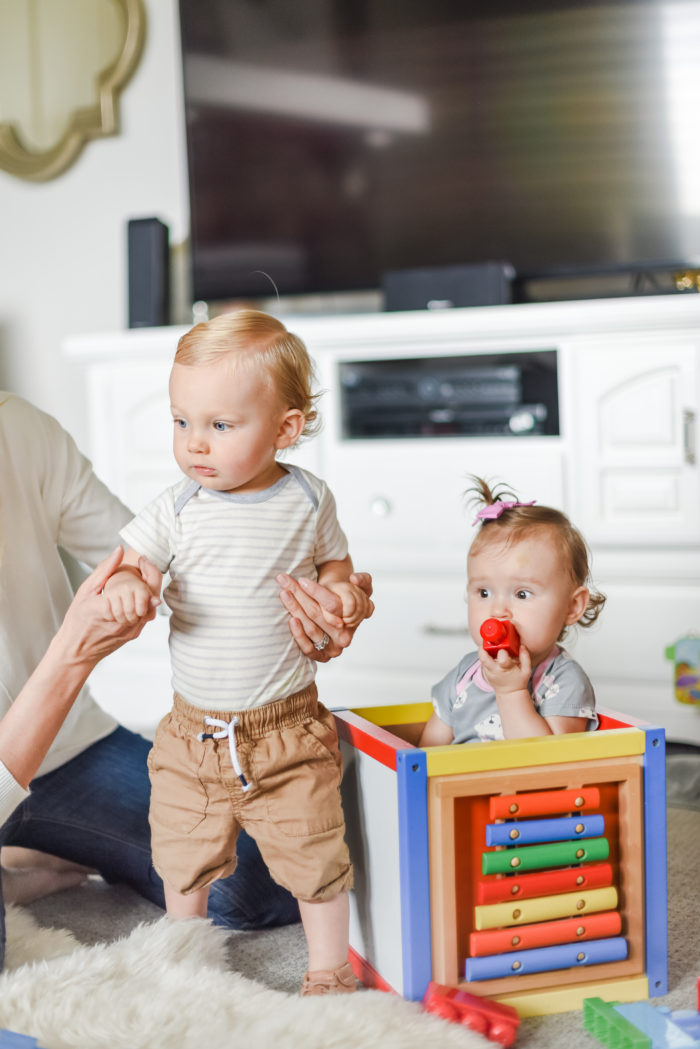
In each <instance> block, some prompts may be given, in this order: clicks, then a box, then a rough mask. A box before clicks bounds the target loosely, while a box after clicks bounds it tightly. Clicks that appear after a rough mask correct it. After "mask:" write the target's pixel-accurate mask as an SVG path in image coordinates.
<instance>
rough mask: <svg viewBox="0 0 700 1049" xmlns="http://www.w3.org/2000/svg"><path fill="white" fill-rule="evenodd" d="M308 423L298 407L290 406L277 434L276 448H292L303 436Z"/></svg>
mask: <svg viewBox="0 0 700 1049" xmlns="http://www.w3.org/2000/svg"><path fill="white" fill-rule="evenodd" d="M305 425H306V416H305V415H304V413H303V412H302V411H300V410H299V409H298V408H288V409H287V411H286V412H285V413H284V416H283V418H282V422H281V423H280V428H279V432H278V434H277V441H276V442H275V447H276V448H291V447H292V445H293V444H296V443H297V441H298V440H299V438H300V437H301V431H302V430H303V429H304V426H305Z"/></svg>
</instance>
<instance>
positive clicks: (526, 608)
mask: <svg viewBox="0 0 700 1049" xmlns="http://www.w3.org/2000/svg"><path fill="white" fill-rule="evenodd" d="M487 527H488V526H487ZM467 575H468V582H467V607H468V611H469V632H470V634H471V636H472V638H473V640H474V641H475V642H476V643H477V644H481V635H480V634H479V628H480V626H481V624H482V623H483V622H484V620H485V619H490V618H492V617H493V618H494V619H507V620H510V621H511V622H512V624H513V626H514V627H515V629H516V630H517V631H518V634H519V635H520V639H521V641H522V642H523V643H524V644H525V646H526V647H527V648H528V650H529V652H530V655H531V657H532V665H533V667H534V666H535V665H536V663H538V662H539V661H541V660H542V659H544V657H545V656H546V655H547V654H548V653H549V652H550V650H551V648H552V646H553V645H554V643H555V642H556V640H557V638H558V637H559V634H560V633H561V630H562V627H564V626H567V625H569V624H570V623H574V622H576V620H578V619H580V617H581V616H582V615H583V612H584V611H585V609H586V605H587V603H588V591H587V589H586V588H585V587H582V586H576V584H575V583H574V582H572V579H571V576H570V574H569V565H568V564H567V562H566V559H565V557H564V555H563V554H562V552H561V548H560V546H559V544H558V543H557V542H556V539H555V536H554V534H553V532H552V529H551V528H547V527H542V528H538V529H537V530H535V531H533V532H532V533H530V534H528V535H526V536H524V537H523V538H522V539H518V540H514V541H513V542H511V543H506V542H504V541H502V540H501V539H494V540H491V541H489V540H486V541H485V542H483V544H482V543H480V544H478V545H477V549H476V551H475V552H474V553H471V552H470V554H469V557H468V560H467Z"/></svg>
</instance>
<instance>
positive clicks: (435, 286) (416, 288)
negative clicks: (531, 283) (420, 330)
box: [382, 262, 515, 310]
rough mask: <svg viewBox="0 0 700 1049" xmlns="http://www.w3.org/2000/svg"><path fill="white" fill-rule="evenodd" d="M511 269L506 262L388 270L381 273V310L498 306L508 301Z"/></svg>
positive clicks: (512, 275)
mask: <svg viewBox="0 0 700 1049" xmlns="http://www.w3.org/2000/svg"><path fill="white" fill-rule="evenodd" d="M514 279H515V270H514V269H513V267H512V266H511V265H510V263H508V262H480V263H477V264H475V265H469V266H434V267H427V268H425V269H410V270H390V271H389V272H388V273H385V274H384V277H383V279H382V288H383V291H384V309H385V310H430V309H447V308H449V307H451V306H502V305H504V304H505V303H508V302H511V301H512V292H513V289H512V284H513V280H514Z"/></svg>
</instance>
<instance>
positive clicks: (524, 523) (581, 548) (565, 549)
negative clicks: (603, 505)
mask: <svg viewBox="0 0 700 1049" xmlns="http://www.w3.org/2000/svg"><path fill="white" fill-rule="evenodd" d="M470 480H471V481H473V482H474V483H473V485H472V486H471V487H470V488H468V489H467V491H466V493H465V494H466V496H467V497H468V501H469V503H470V504H473V505H476V506H478V507H480V508H482V509H483V508H484V507H487V506H493V505H494V504H496V503H499V502H502V503H508V502H511V501H513V502H517V496H516V495H514V494H513V492H511V491H510V489H509V488H507V487H505V486H504V485H500V486H497V487H494V488H491V486H490V485H489V484H488V483H487V482H486V481H484V480H483V479H482V478H481V477H474V476H472V477H471V478H470ZM538 528H549V529H551V531H552V533H553V534H554V536H555V537H556V541H557V543H558V545H559V549H560V550H561V553H562V555H563V556H564V558H565V559H566V561H567V562H568V567H569V575H570V577H571V581H572V583H574V584H575V586H577V587H578V586H585V587H587V588H588V590H589V591H590V596H589V599H588V605H587V606H586V611H585V612H584V613H583V615H582V616H581V618H580V619H579V620H578V622H579V625H580V626H582V627H587V626H591V624H592V623H595V621H596V619H597V618H598V616H599V615H600V613H601V612H602V610H603V605H604V604H605V595H604V594H601V593H600V591H598V590H596V589H595V587H594V586H593V585H592V583H591V574H590V551H589V549H588V545H587V543H586V540H585V539H584V538H583V536H582V535H581V533H580V532H579V530H578V528H575V527H574V525H572V523H571V521H570V520H569V518H568V517H567V516H566V514H564V513H562V512H561V510H555V509H554V508H553V507H551V506H537V504H535V505H534V506H523V505H517V506H512V507H508V508H506V509H504V510H503V511H502V513H501V514H500V515H499V516H498V517H493V518H482V520H481V525H480V527H479V531H478V532H477V534H476V536H475V537H474V540H473V542H472V545H471V547H470V550H469V552H470V553H472V552H474V553H477V552H478V550H479V549H480V548H481V547H482V546H484V544H485V543H487V542H488V541H489V540H491V539H496V540H500V541H502V542H504V543H512V542H517V541H518V540H519V539H523V538H525V536H527V535H529V534H530V533H531V532H534V531H535V529H538ZM565 634H566V628H564V629H563V630H562V632H561V634H560V635H559V637H558V639H557V640H559V641H561V639H562V638H563V637H564V635H565Z"/></svg>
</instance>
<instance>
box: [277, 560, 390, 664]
mask: <svg viewBox="0 0 700 1049" xmlns="http://www.w3.org/2000/svg"><path fill="white" fill-rule="evenodd" d="M277 582H278V583H279V586H280V600H281V602H282V604H283V605H284V607H285V608H286V609H287V611H288V612H289V617H290V618H289V629H290V631H291V633H292V637H293V638H294V640H295V641H296V643H297V645H298V646H299V648H300V649H301V651H302V652H303V653H304V655H305V656H309V657H310V658H311V659H315V660H316V661H317V662H319V663H327V662H328V661H329V660H330V659H334V658H335V657H336V656H339V655H340V653H341V652H342V651H343V649H344V648H347V647H348V645H349V644H350V642H351V641H352V638H353V635H354V633H355V630H356V629H357V627H347V626H339V627H334V626H332V625H331V624H330V623H328V621H327V620H326V619H325V618H324V615H323V611H322V610H323V609H325V610H326V611H327V612H330V613H331V614H333V615H336V616H340V615H341V612H342V609H341V602H340V598H339V597H338V596H337V594H333V593H332V592H331V591H330V590H327V589H326V587H325V586H320V584H319V583H316V582H314V581H313V580H312V579H305V578H303V577H302V578H300V579H294V578H293V577H292V576H289V575H286V574H280V575H278V576H277ZM350 582H351V583H354V584H355V585H356V586H359V587H360V589H361V590H364V592H365V593H366V594H367V596H368V597H371V595H372V576H371V575H370V574H369V572H353V574H352V575H351V576H350ZM373 612H374V603H373V602H372V601H370V602H369V613H368V615H367V617H366V618H367V619H369V617H370V616H371V615H372V613H373ZM324 635H325V636H327V637H328V638H329V641H328V644H327V645H326V646H325V647H324V648H322V649H317V648H316V647H315V645H316V644H319V643H320V642H322V641H323V638H324Z"/></svg>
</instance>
